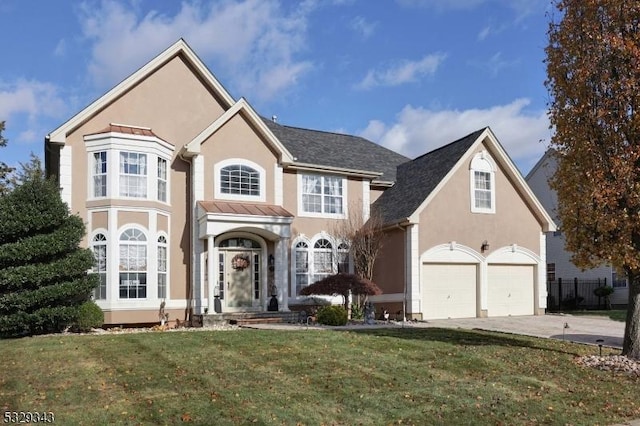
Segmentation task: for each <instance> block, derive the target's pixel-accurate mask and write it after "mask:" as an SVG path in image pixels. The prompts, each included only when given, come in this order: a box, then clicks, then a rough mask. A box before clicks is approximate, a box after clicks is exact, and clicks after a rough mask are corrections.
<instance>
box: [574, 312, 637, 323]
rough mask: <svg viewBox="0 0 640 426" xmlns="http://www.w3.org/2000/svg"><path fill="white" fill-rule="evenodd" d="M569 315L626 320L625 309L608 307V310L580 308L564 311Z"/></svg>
mask: <svg viewBox="0 0 640 426" xmlns="http://www.w3.org/2000/svg"><path fill="white" fill-rule="evenodd" d="M566 313H567V314H571V315H592V316H600V317H609V318H611V319H612V320H614V321H620V322H625V321H626V320H627V310H626V309H609V310H582V311H577V310H576V311H566Z"/></svg>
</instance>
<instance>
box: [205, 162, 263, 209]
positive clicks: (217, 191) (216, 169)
mask: <svg viewBox="0 0 640 426" xmlns="http://www.w3.org/2000/svg"><path fill="white" fill-rule="evenodd" d="M228 166H245V167H250V168H251V169H253V170H255V171H256V172H257V173H258V179H259V182H258V187H259V191H260V194H259V195H248V194H227V193H224V192H222V188H221V184H222V180H221V179H220V173H221V171H222V169H224V168H225V167H228ZM266 180H267V174H266V172H265V169H264V167H262V166H260V165H259V164H257V163H254V162H253V161H250V160H247V159H244V158H228V159H226V160H223V161H220V162H218V163H216V164H214V166H213V188H214V194H213V195H214V197H215V198H216V199H219V200H230V201H253V202H265V201H266V199H267V196H266Z"/></svg>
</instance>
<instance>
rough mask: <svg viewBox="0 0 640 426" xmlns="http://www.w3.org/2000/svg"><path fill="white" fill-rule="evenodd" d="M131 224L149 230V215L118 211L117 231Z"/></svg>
mask: <svg viewBox="0 0 640 426" xmlns="http://www.w3.org/2000/svg"><path fill="white" fill-rule="evenodd" d="M131 224H137V225H140V226H143V227H144V228H146V229H149V213H147V212H138V211H136V212H132V211H126V210H120V211H119V212H118V229H120V228H122V227H123V226H125V225H131Z"/></svg>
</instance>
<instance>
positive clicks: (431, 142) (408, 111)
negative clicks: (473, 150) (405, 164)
mask: <svg viewBox="0 0 640 426" xmlns="http://www.w3.org/2000/svg"><path fill="white" fill-rule="evenodd" d="M529 104H530V101H529V100H528V99H516V100H514V101H513V102H511V103H509V104H506V105H497V106H493V107H490V108H486V109H468V110H464V111H459V110H439V111H436V110H429V109H425V108H421V107H418V108H416V107H413V106H411V105H407V106H405V107H404V108H403V109H402V110H401V111H400V112H399V113H398V115H397V119H396V121H395V123H389V124H385V123H383V122H381V121H379V120H372V121H370V122H369V124H368V126H367V128H366V129H364V130H363V131H362V132H360V134H361V136H363V137H365V138H367V139H370V140H373V141H375V142H378V143H380V144H381V145H383V146H385V147H387V148H389V149H392V150H394V151H397V152H400V153H402V154H404V155H406V156H408V157H411V158H414V157H417V156H419V155H422V154H424V153H426V152H429V151H432V150H433V149H436V148H439V147H441V146H443V145H446V144H447V143H449V142H453V141H455V140H457V139H459V138H461V137H464V136H466V135H467V134H469V133H471V132H474V131H476V130H479V129H482V128H484V127H487V126H489V127H491V129H492V130H493V132H494V133H495V135H496V137H497V138H498V140H499V141H500V143H501V144H502V145H503V146H504V148H505V150H506V151H507V153H508V154H509V156H510V157H511V158H512V159H513V161H514V162H515V163H516V165H517V166H518V167H519V168H520V171H521V172H522V173H523V174H524V173H526V172H528V170H529V169H530V168H531V167H532V166H533V164H535V162H536V161H537V160H538V158H539V157H541V156H542V154H543V153H544V151H545V149H546V146H547V145H548V143H549V138H550V131H549V120H548V118H547V115H546V112H545V111H537V112H527V111H525V108H526V107H527V106H528V105H529ZM541 141H542V142H541Z"/></svg>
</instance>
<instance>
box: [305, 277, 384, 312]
mask: <svg viewBox="0 0 640 426" xmlns="http://www.w3.org/2000/svg"><path fill="white" fill-rule="evenodd" d="M300 294H301V295H303V296H312V295H326V296H333V295H340V296H342V300H343V302H344V309H345V311H348V310H349V306H348V305H349V294H353V295H355V296H365V297H366V296H375V295H378V294H382V290H380V287H378V286H377V285H376V284H375V283H374V282H373V281H371V280H368V279H365V278H362V277H359V276H357V275H355V274H344V273H338V274H335V275H329V276H328V277H325V278H323V279H321V280H320V281H316V282H315V283H313V284H311V285H308V286H306V287H304V288H303V289H302V290H300Z"/></svg>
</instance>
